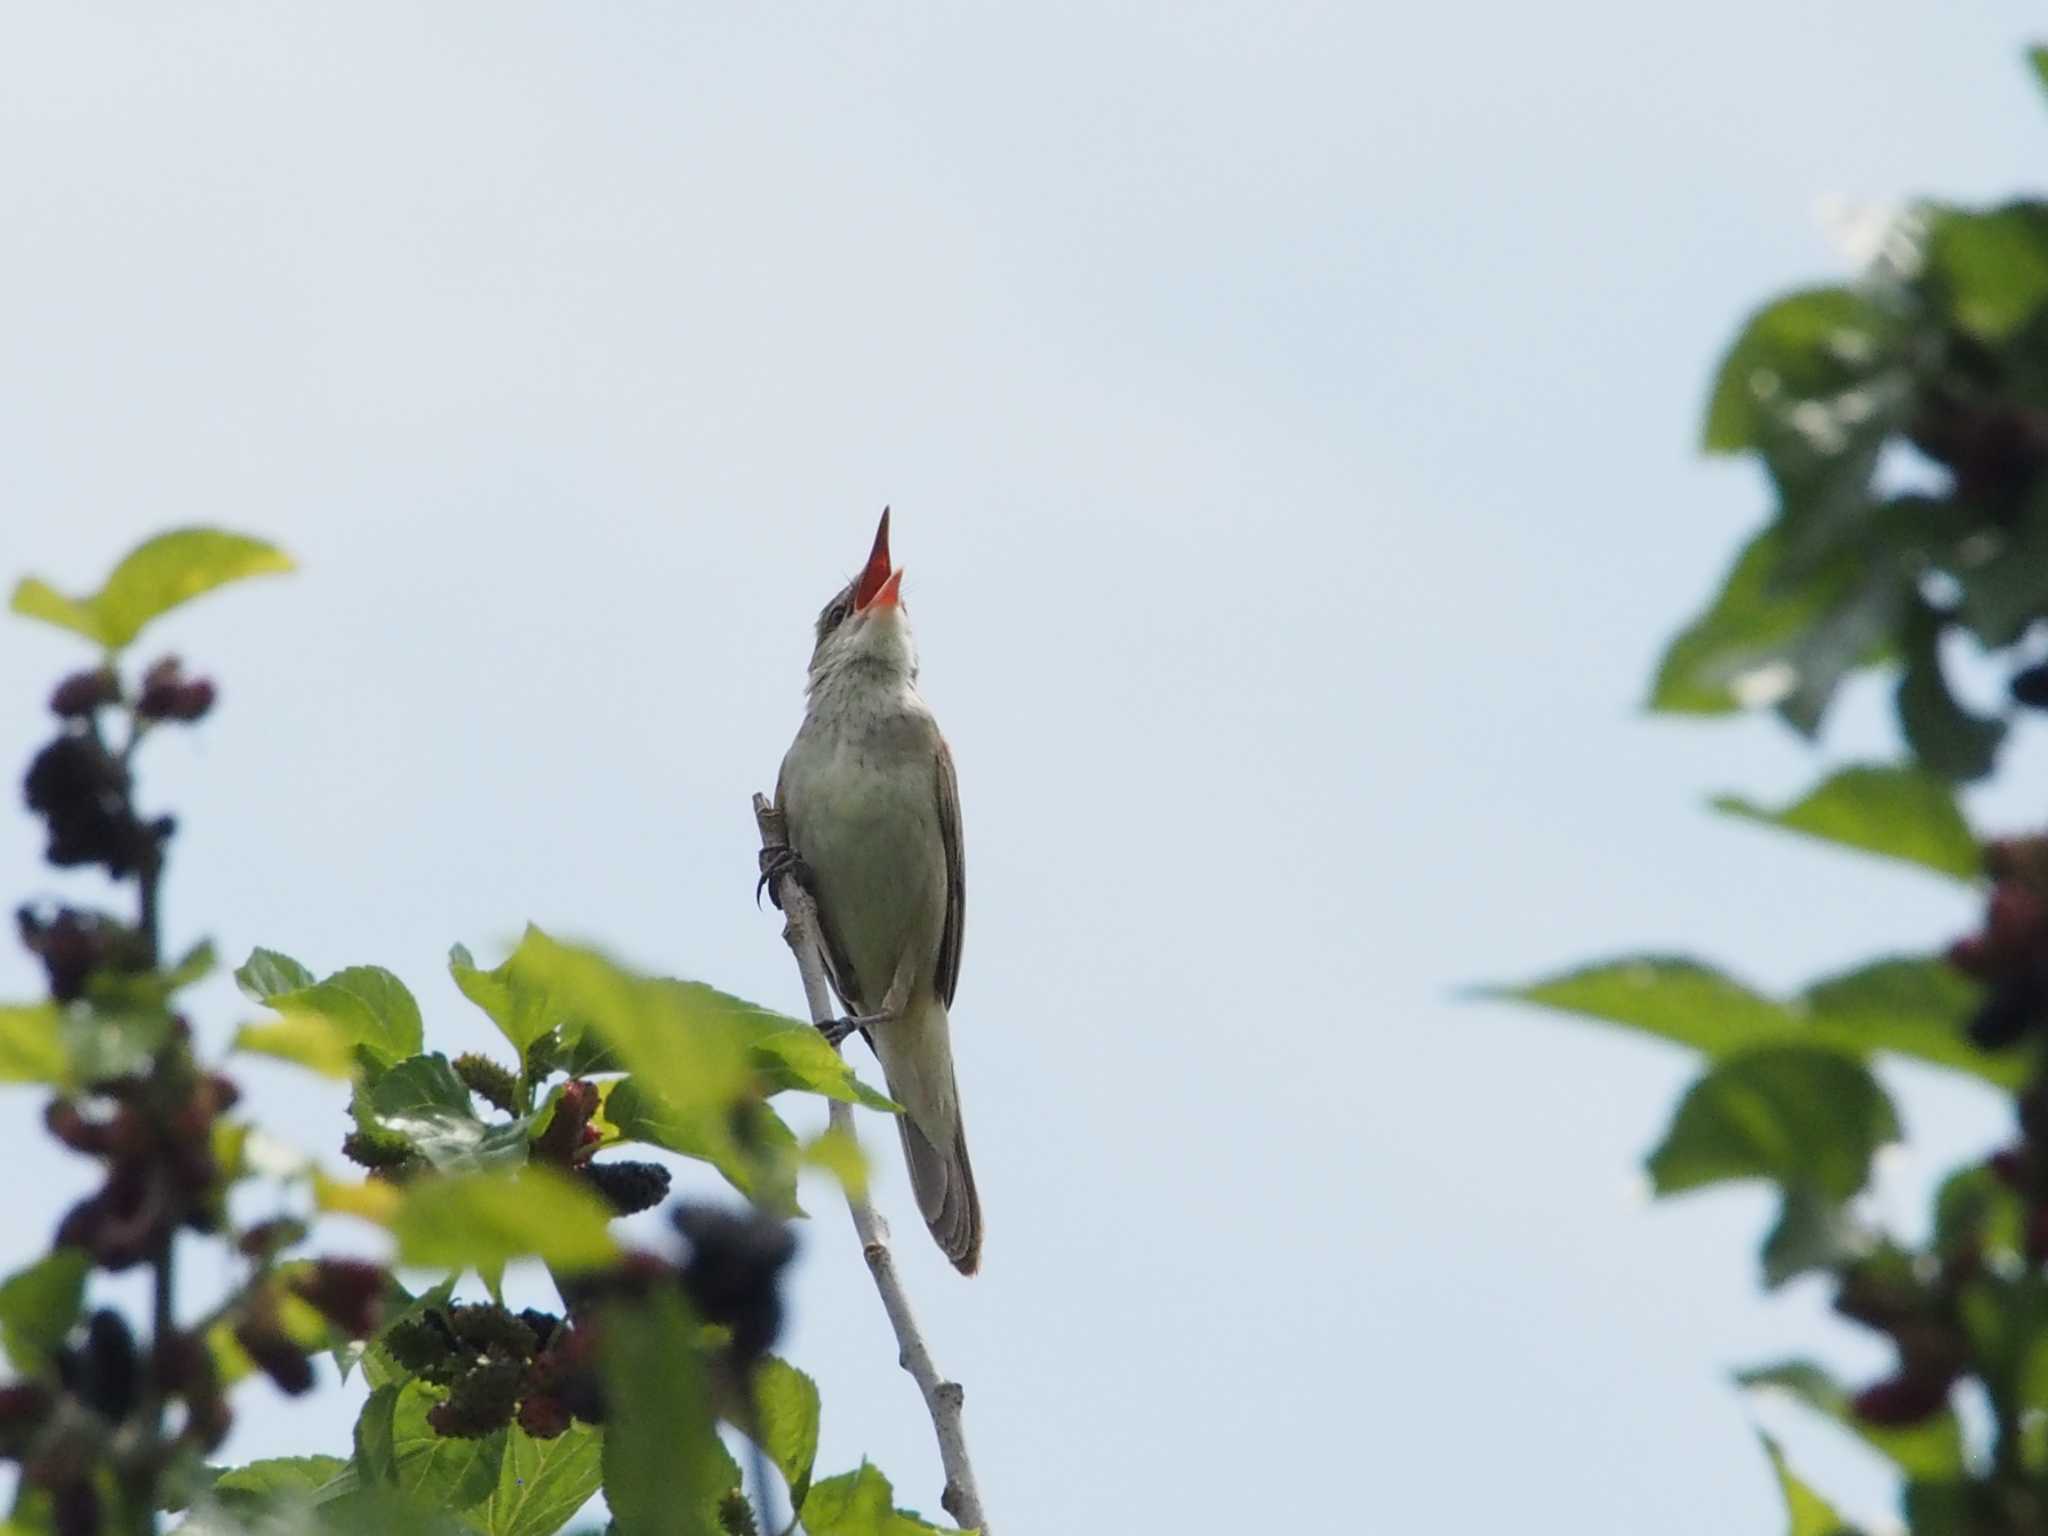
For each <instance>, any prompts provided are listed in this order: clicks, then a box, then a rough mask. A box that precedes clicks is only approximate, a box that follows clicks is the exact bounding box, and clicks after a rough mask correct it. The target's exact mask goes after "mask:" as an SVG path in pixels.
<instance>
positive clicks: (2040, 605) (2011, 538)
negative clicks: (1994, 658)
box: [1942, 486, 2048, 651]
mask: <svg viewBox="0 0 2048 1536" xmlns="http://www.w3.org/2000/svg"><path fill="white" fill-rule="evenodd" d="M1945 514H1946V517H1947V519H1948V521H1949V522H1950V524H1951V525H1957V524H1960V525H1962V526H1965V527H1969V528H1970V534H1969V536H1968V537H1967V538H1966V539H1964V540H1962V541H1961V542H1960V543H1959V544H1957V545H1956V546H1955V547H1954V548H1953V549H1951V550H1949V551H1947V552H1945V554H1944V556H1943V558H1942V564H1943V566H1944V568H1945V569H1947V570H1948V571H1949V573H1950V574H1951V575H1953V576H1954V577H1955V579H1956V581H1957V582H1958V583H1959V584H1960V587H1961V600H1960V601H1959V603H1958V604H1957V606H1956V615H1955V616H1956V618H1957V620H1959V621H1960V622H1961V623H1962V624H1963V625H1965V626H1966V627H1967V628H1968V629H1969V630H1970V632H1971V633H1972V634H1974V635H1975V636H1976V637H1977V640H1978V643H1979V644H1981V645H1982V646H1983V647H1984V648H1985V649H1986V650H1993V651H1995V650H2003V649H2004V648H2005V647H2006V646H2009V645H2011V644H2013V643H2014V642H2016V641H2017V640H2018V639H2019V638H2020V637H2021V636H2022V635H2024V634H2025V633H2026V632H2027V630H2028V629H2029V627H2031V626H2032V624H2033V622H2034V621H2035V620H2036V619H2037V618H2039V617H2040V616H2041V615H2042V614H2043V613H2044V612H2048V488H2043V487H2040V486H2037V487H2036V488H2035V489H2034V491H2033V492H2032V493H2031V494H2030V495H2029V496H2028V497H2027V499H2026V501H2025V502H2024V503H2023V504H2022V505H2021V506H2019V507H2018V508H2016V509H2014V512H2013V514H2012V515H2013V521H2012V523H2011V524H2010V525H2009V526H2007V525H2005V524H2004V519H2002V518H2001V520H2000V524H1999V525H1986V524H1985V523H1984V522H1983V521H1982V520H1981V517H1980V516H1972V515H1971V511H1970V509H1968V508H1964V507H1960V506H1951V507H1948V508H1946V509H1945Z"/></svg>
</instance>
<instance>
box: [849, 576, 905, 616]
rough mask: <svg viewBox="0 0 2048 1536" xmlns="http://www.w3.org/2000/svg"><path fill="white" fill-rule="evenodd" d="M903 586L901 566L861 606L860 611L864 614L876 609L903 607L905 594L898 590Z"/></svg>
mask: <svg viewBox="0 0 2048 1536" xmlns="http://www.w3.org/2000/svg"><path fill="white" fill-rule="evenodd" d="M902 585H903V567H901V566H900V565H899V566H898V567H897V568H896V569H895V570H893V571H891V572H890V573H889V575H888V577H887V578H886V579H885V580H884V581H883V582H882V584H881V586H879V587H877V588H876V589H875V595H874V596H873V597H871V598H869V599H868V600H867V601H866V602H865V603H863V604H862V605H861V608H860V611H861V612H862V613H867V612H869V611H870V610H872V609H876V608H900V607H902V606H903V594H902V593H901V592H899V591H898V590H897V589H898V588H899V587H901V586H902Z"/></svg>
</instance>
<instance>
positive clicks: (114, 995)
mask: <svg viewBox="0 0 2048 1536" xmlns="http://www.w3.org/2000/svg"><path fill="white" fill-rule="evenodd" d="M214 963H215V961H214V953H213V945H212V943H210V942H208V941H204V940H202V941H201V942H200V943H198V944H195V945H193V946H192V948H190V949H188V950H187V951H185V953H184V954H183V955H182V956H180V957H179V958H178V959H177V960H176V961H175V962H173V963H172V965H171V966H170V968H169V969H168V970H160V971H98V972H95V973H94V974H93V975H92V976H91V977H89V978H88V979H87V981H86V984H85V995H86V999H87V1000H88V1001H89V1002H90V1003H91V1004H92V1005H93V1007H95V1008H97V1009H101V1010H104V1011H106V1012H110V1013H121V1012H131V1011H132V1012H148V1011H150V1010H152V1009H163V1008H166V1007H168V1006H169V1004H170V1000H171V997H172V996H173V994H175V993H177V992H178V991H180V990H182V989H183V988H185V987H189V986H191V985H192V984H193V983H194V982H196V981H203V980H205V979H206V977H207V976H209V975H211V974H212V972H213V968H214Z"/></svg>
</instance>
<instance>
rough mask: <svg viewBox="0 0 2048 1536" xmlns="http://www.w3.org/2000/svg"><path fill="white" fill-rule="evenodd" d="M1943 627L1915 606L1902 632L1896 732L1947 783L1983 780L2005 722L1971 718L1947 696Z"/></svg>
mask: <svg viewBox="0 0 2048 1536" xmlns="http://www.w3.org/2000/svg"><path fill="white" fill-rule="evenodd" d="M1940 640H1941V621H1940V620H1939V618H1937V617H1936V616H1934V615H1933V614H1931V613H1930V612H1929V611H1928V610H1927V609H1926V607H1925V606H1924V605H1916V607H1915V609H1914V613H1913V616H1912V618H1911V619H1910V620H1909V622H1908V623H1907V624H1906V626H1905V635H1904V647H1905V662H1906V665H1905V670H1904V671H1903V672H1901V673H1900V674H1899V690H1898V712H1899V726H1900V728H1901V729H1902V730H1903V731H1904V732H1905V735H1906V744H1907V745H1908V746H1910V747H1911V748H1912V749H1913V755H1914V756H1915V757H1916V758H1918V759H1919V760H1920V762H1921V763H1922V764H1923V765H1924V766H1925V767H1927V768H1928V769H1929V770H1931V771H1932V772H1934V773H1938V774H1940V775H1941V776H1942V777H1943V778H1946V779H1957V780H1965V781H1967V780H1971V779H1981V778H1983V777H1984V776H1985V775H1986V774H1987V773H1989V772H1990V771H1991V768H1992V765H1993V764H1994V763H1995V762H1996V761H1997V758H1998V748H1999V744H2000V743H2001V742H2002V741H2004V739H2005V722H2004V721H2002V720H1987V719H1984V718H1982V717H1981V716H1978V715H1973V714H1971V713H1970V712H1969V711H1968V710H1967V709H1965V708H1963V706H1962V705H1961V704H1960V703H1958V702H1957V700H1956V697H1955V695H1954V694H1953V693H1951V692H1950V691H1949V686H1948V677H1947V675H1946V674H1945V673H1944V672H1943V670H1942V665H1941V648H1940Z"/></svg>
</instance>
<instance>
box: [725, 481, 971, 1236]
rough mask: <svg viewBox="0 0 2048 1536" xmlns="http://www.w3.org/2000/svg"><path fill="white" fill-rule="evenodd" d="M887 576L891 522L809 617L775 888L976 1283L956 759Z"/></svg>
mask: <svg viewBox="0 0 2048 1536" xmlns="http://www.w3.org/2000/svg"><path fill="white" fill-rule="evenodd" d="M902 588H903V572H902V570H901V569H900V568H897V567H893V566H892V565H891V564H890V560H889V510H888V508H886V507H885V508H883V509H882V518H881V522H880V525H879V526H878V527H877V528H876V530H875V540H874V545H873V548H872V549H871V551H870V552H869V555H868V560H867V564H866V565H865V566H863V567H862V568H861V571H860V574H859V575H857V576H855V577H854V578H853V579H852V580H851V581H849V582H847V583H846V585H845V586H844V587H842V588H840V590H839V591H838V592H836V593H835V594H833V596H832V599H831V600H830V601H829V602H827V603H826V604H825V606H824V608H823V609H821V610H820V611H819V614H818V620H817V626H816V638H815V642H814V644H813V646H812V650H811V660H810V669H809V677H808V681H807V683H806V686H805V704H804V718H803V724H802V726H801V727H800V728H799V729H798V731H797V733H796V739H795V741H793V742H792V743H791V744H790V748H789V751H788V753H787V754H786V755H785V756H784V757H783V760H782V770H781V772H780V774H778V775H777V778H776V783H775V803H776V806H777V807H778V808H779V809H780V810H781V812H782V814H783V820H784V825H785V827H786V828H787V832H788V839H789V850H788V854H787V856H786V857H787V864H786V865H784V866H771V868H770V870H769V872H768V873H767V874H766V875H764V876H763V879H764V880H771V881H772V880H773V878H774V877H775V876H776V875H778V874H781V873H783V872H785V869H786V871H787V872H788V873H791V874H793V875H794V876H795V877H796V878H797V879H798V880H799V881H800V883H801V884H802V885H803V886H804V888H805V889H806V890H808V891H809V892H810V894H811V896H812V899H813V901H814V903H815V905H816V908H817V912H818V925H819V927H820V929H821V930H822V932H821V933H820V936H819V937H820V941H821V947H822V948H823V951H824V959H825V969H826V973H827V975H828V977H829V979H830V981H831V983H832V989H833V991H835V992H836V993H838V995H839V999H840V1002H841V1004H842V1005H843V1006H844V1007H845V1008H846V1009H847V1017H845V1018H842V1019H835V1020H833V1021H831V1022H830V1023H829V1024H827V1025H825V1026H823V1028H824V1029H825V1032H826V1035H827V1038H828V1039H831V1040H832V1042H833V1043H834V1044H835V1045H836V1044H838V1043H839V1042H840V1041H841V1040H843V1039H845V1038H846V1036H847V1035H849V1034H851V1033H853V1032H854V1031H855V1030H858V1031H859V1032H860V1033H861V1034H862V1035H863V1036H864V1037H865V1038H866V1040H867V1042H868V1044H869V1046H870V1047H871V1048H872V1049H873V1051H874V1053H875V1056H876V1058H877V1060H879V1061H880V1063H881V1067H882V1075H883V1078H884V1080H885V1081H886V1082H887V1084H888V1088H889V1096H890V1097H891V1098H893V1099H894V1100H895V1101H896V1102H897V1103H898V1104H900V1105H901V1106H902V1109H903V1113H902V1114H901V1115H899V1116H898V1117H897V1121H896V1125H897V1130H898V1132H899V1134H900V1135H901V1137H902V1141H903V1156H904V1160H905V1162H906V1164H907V1165H908V1167H909V1170H910V1188H911V1193H912V1194H913V1195H914V1196H915V1198H916V1200H917V1208H918V1211H919V1213H920V1214H922V1215H923V1217H924V1221H925V1225H926V1226H927V1227H928V1228H930V1229H931V1234H932V1237H933V1239H934V1240H935V1241H936V1242H937V1243H938V1245H939V1250H940V1251H941V1252H942V1253H944V1254H945V1256H946V1257H947V1259H948V1260H950V1261H951V1262H952V1264H953V1267H954V1268H956V1269H958V1270H959V1271H960V1272H961V1273H962V1274H964V1275H971V1274H973V1273H974V1272H975V1270H976V1268H977V1267H978V1265H979V1264H980V1261H981V1237H982V1219H981V1199H980V1196H979V1195H978V1194H977V1193H976V1191H975V1187H974V1167H973V1164H972V1163H971V1162H970V1161H969V1160H968V1156H967V1133H966V1129H965V1127H964V1125H963V1123H962V1120H961V1114H960V1088H959V1082H958V1080H957V1078H956V1076H955V1074H954V1070H953V1047H952V1040H951V1031H952V1020H951V1015H950V1010H951V1008H952V1005H953V995H954V989H955V987H956V985H957V984H958V982H959V979H960V946H961V939H962V936H963V929H964V925H965V917H966V864H965V860H964V858H963V856H962V851H961V839H960V790H959V783H958V780H957V778H956V776H955V773H954V769H953V754H952V752H951V750H950V749H949V748H948V747H947V745H946V738H945V737H944V736H943V735H942V734H941V733H940V731H939V725H938V721H937V720H936V719H935V718H934V717H933V715H932V711H931V708H930V706H928V705H927V704H926V703H925V701H924V697H923V695H922V694H920V693H919V692H918V688H917V647H916V644H915V642H914V641H913V639H912V637H911V632H910V619H909V616H908V615H907V614H906V613H905V611H904V606H903V592H902Z"/></svg>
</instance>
